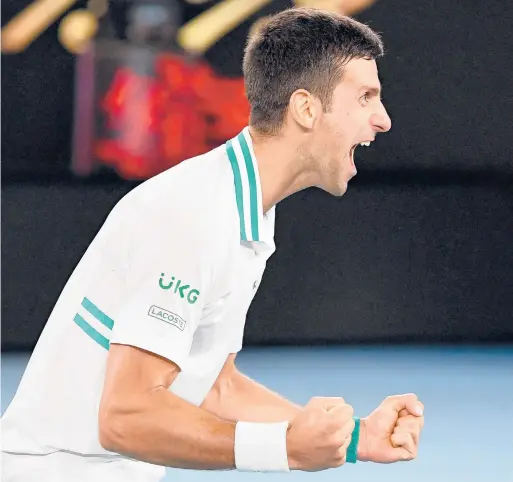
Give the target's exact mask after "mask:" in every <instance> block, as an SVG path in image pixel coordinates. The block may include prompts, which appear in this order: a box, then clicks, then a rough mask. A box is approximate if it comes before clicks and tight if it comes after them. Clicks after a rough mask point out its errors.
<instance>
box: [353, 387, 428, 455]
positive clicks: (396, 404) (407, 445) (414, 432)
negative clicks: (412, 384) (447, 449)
mask: <svg viewBox="0 0 513 482" xmlns="http://www.w3.org/2000/svg"><path fill="white" fill-rule="evenodd" d="M423 412H424V405H423V404H422V403H421V402H420V401H419V400H418V399H417V396H416V395H413V394H408V395H396V396H393V397H388V398H386V399H385V400H384V401H383V403H382V404H381V405H380V406H379V407H378V408H377V409H376V410H374V412H372V413H371V414H370V415H369V416H368V417H366V418H364V419H362V420H361V426H360V441H359V443H358V460H362V461H370V462H378V463H383V464H388V463H392V462H399V461H406V460H413V459H414V458H415V457H416V456H417V450H418V444H419V437H420V432H421V430H422V427H423V426H424V415H423Z"/></svg>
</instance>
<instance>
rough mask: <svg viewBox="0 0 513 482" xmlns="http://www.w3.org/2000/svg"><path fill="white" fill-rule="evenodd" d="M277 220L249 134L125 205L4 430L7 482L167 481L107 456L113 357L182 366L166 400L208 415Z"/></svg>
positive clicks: (57, 318) (46, 341) (56, 317)
mask: <svg viewBox="0 0 513 482" xmlns="http://www.w3.org/2000/svg"><path fill="white" fill-rule="evenodd" d="M274 215H275V212H274V208H273V209H271V210H270V211H269V212H268V213H266V215H265V216H264V214H263V207H262V193H261V186H260V179H259V173H258V166H257V164H256V162H255V157H254V152H253V147H252V142H251V137H250V135H249V130H248V128H245V129H244V130H243V131H242V132H241V133H240V134H239V135H238V136H237V137H236V138H234V139H232V140H230V141H229V142H227V143H226V144H225V145H223V146H220V147H218V148H217V149H215V150H213V151H211V152H208V153H206V154H204V155H202V156H199V157H196V158H193V159H189V160H187V161H184V162H182V163H181V164H179V165H177V166H176V167H173V168H172V169H170V170H168V171H166V172H164V173H162V174H160V175H158V176H156V177H154V178H152V179H150V180H148V181H146V182H145V183H143V184H141V185H140V186H138V187H137V188H136V189H134V190H133V191H131V192H130V193H129V194H128V195H126V196H125V197H124V198H123V199H122V200H121V201H120V202H119V203H118V204H117V205H116V207H115V208H114V209H113V210H112V212H111V213H110V215H109V216H108V218H107V220H106V222H105V223H104V225H103V226H102V228H101V229H100V231H99V232H98V234H97V236H96V237H95V239H94V240H93V242H92V243H91V245H90V246H89V248H88V250H87V251H86V253H85V254H84V256H83V258H82V259H81V261H80V263H79V264H78V266H77V267H76V269H75V270H74V272H73V274H72V275H71V277H70V279H69V281H68V282H67V284H66V286H65V288H64V290H63V292H62V294H61V296H60V297H59V300H58V301H57V304H56V306H55V308H54V310H53V312H52V313H51V315H50V318H49V320H48V322H47V324H46V326H45V328H44V330H43V333H42V335H41V337H40V339H39V341H38V343H37V345H36V348H35V350H34V352H33V354H32V357H31V359H30V362H29V364H28V367H27V369H26V372H25V374H24V376H23V379H22V380H21V383H20V386H19V389H18V391H17V393H16V395H15V398H14V400H13V402H12V403H11V405H10V406H9V408H8V409H7V411H6V413H5V414H4V416H3V418H2V421H1V424H2V426H1V430H2V439H3V440H2V451H3V455H4V464H3V465H4V468H3V471H4V473H3V476H4V477H5V478H3V479H2V480H3V481H4V482H18V481H19V482H22V481H23V482H32V481H36V480H37V482H40V481H41V480H48V481H51V482H69V481H70V480H73V481H74V482H81V481H91V480H101V481H102V482H117V481H118V480H119V482H129V481H134V482H136V481H152V480H153V481H156V480H160V478H161V477H163V476H164V473H165V470H164V468H163V467H158V466H154V465H150V464H146V463H142V462H138V461H134V460H129V459H127V458H125V457H123V456H121V455H119V454H114V453H110V452H107V451H105V450H104V449H103V448H102V447H101V445H100V443H99V442H98V408H99V404H100V398H101V394H102V388H103V383H104V375H105V368H106V361H107V354H108V350H109V346H110V344H111V343H120V344H126V345H132V346H135V347H139V348H142V349H144V350H147V351H149V352H153V353H156V354H157V355H160V356H162V357H165V358H167V359H169V360H171V361H173V362H175V363H176V364H177V365H178V366H179V367H180V368H181V372H180V374H179V375H178V377H177V379H176V381H175V382H174V383H173V385H172V387H171V391H172V392H174V393H175V394H176V395H178V396H180V397H182V398H183V399H185V400H187V401H189V402H191V403H193V404H195V405H200V404H201V402H202V401H203V399H204V398H205V396H206V395H207V393H208V392H209V390H210V388H211V387H212V385H213V383H214V382H215V380H216V378H217V376H218V375H219V372H220V370H221V368H222V366H223V364H224V362H225V361H226V358H227V356H228V355H229V354H230V353H235V352H237V351H239V350H240V349H241V347H242V338H243V331H244V324H245V319H246V313H247V311H248V308H249V306H250V303H251V302H252V300H253V297H254V296H255V293H256V290H257V287H258V285H259V283H260V280H261V278H262V275H263V273H264V269H265V266H266V262H267V260H268V258H269V257H270V256H271V254H272V253H273V252H274V250H275V245H274ZM69 241H70V243H72V242H73V240H71V239H70V240H69ZM49 242H51V240H49Z"/></svg>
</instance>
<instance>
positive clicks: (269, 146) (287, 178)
mask: <svg viewBox="0 0 513 482" xmlns="http://www.w3.org/2000/svg"><path fill="white" fill-rule="evenodd" d="M249 132H250V134H251V140H252V143H253V150H254V152H255V157H256V162H257V164H258V171H259V175H260V183H261V186H262V204H263V209H264V213H266V212H267V211H269V209H271V208H272V207H273V206H275V205H276V204H278V203H279V202H280V201H282V200H283V199H285V198H286V197H288V196H291V195H292V194H294V193H296V192H299V191H302V190H303V189H306V188H308V187H311V186H314V185H316V176H315V173H314V172H313V171H312V170H311V169H308V162H307V158H306V156H305V155H304V154H303V153H302V152H303V149H301V143H300V142H290V141H288V140H287V141H285V139H284V135H282V134H280V135H278V136H276V137H261V136H259V135H258V134H257V133H256V132H255V131H254V130H253V129H252V128H250V129H249Z"/></svg>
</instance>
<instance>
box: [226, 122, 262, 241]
mask: <svg viewBox="0 0 513 482" xmlns="http://www.w3.org/2000/svg"><path fill="white" fill-rule="evenodd" d="M226 152H227V154H228V159H229V160H230V164H231V167H232V171H233V181H234V187H235V199H236V202H237V210H238V212H239V224H240V239H241V240H242V241H264V242H266V237H267V236H266V231H267V230H266V227H265V225H264V222H265V221H264V209H263V205H262V185H261V184H260V176H259V172H258V164H257V162H256V157H255V152H254V151H253V142H252V140H251V135H250V133H249V127H245V128H244V129H243V130H242V132H241V133H240V134H239V135H238V136H237V137H234V138H233V139H230V140H229V141H228V142H227V143H226Z"/></svg>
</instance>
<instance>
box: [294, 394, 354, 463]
mask: <svg viewBox="0 0 513 482" xmlns="http://www.w3.org/2000/svg"><path fill="white" fill-rule="evenodd" d="M353 413H354V410H353V407H351V406H350V405H348V404H347V403H345V402H344V399H343V398H320V397H316V398H312V399H311V400H310V402H309V403H308V404H307V405H306V406H305V408H304V410H302V411H301V412H300V413H299V415H297V416H296V417H295V418H294V419H293V420H292V422H291V424H290V427H289V430H288V433H287V453H288V458H289V467H290V468H291V469H292V470H303V471H308V472H313V471H318V470H324V469H329V468H335V467H339V466H341V465H342V464H343V463H344V462H345V460H346V450H347V447H348V446H349V444H350V442H351V434H352V432H353V429H354V420H353V418H352V417H353Z"/></svg>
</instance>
